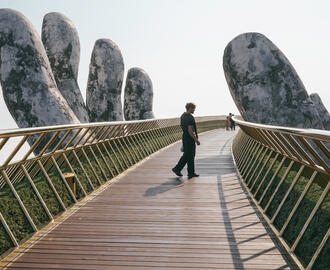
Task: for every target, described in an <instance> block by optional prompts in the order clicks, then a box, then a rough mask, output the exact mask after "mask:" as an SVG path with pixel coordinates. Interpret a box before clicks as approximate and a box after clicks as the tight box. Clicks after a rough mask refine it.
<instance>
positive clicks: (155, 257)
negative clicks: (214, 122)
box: [8, 129, 292, 270]
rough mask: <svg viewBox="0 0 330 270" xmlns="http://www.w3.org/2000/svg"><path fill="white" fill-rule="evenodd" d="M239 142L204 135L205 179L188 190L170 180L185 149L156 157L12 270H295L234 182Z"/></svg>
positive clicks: (219, 133) (200, 163) (201, 160)
mask: <svg viewBox="0 0 330 270" xmlns="http://www.w3.org/2000/svg"><path fill="white" fill-rule="evenodd" d="M234 135H235V133H234V132H230V131H225V130H220V129H218V130H214V131H209V132H206V133H205V134H201V136H200V137H201V138H200V140H201V146H199V147H198V148H197V156H196V171H197V172H198V173H200V174H201V176H200V177H199V178H194V179H191V180H189V181H187V177H183V180H184V184H181V182H180V181H179V180H178V179H177V178H175V177H174V175H173V174H172V172H171V168H172V167H173V166H174V165H175V163H176V162H177V161H178V159H179V157H180V155H181V153H180V151H179V148H180V143H176V144H174V145H172V146H169V147H167V148H165V149H164V150H161V151H159V152H157V153H155V154H154V155H152V156H151V157H149V158H148V159H146V160H144V161H143V162H142V163H140V164H138V165H137V166H136V167H134V168H132V169H130V170H129V171H127V172H126V173H124V174H123V175H121V176H120V177H119V178H120V179H119V181H116V182H115V183H114V184H113V185H111V187H109V188H106V189H104V190H103V191H102V192H99V194H97V195H95V196H93V195H92V196H93V198H92V199H90V200H88V202H86V203H85V204H84V205H83V206H81V207H80V208H79V209H78V210H77V211H75V212H73V213H72V214H71V215H70V216H68V217H66V218H65V219H64V220H63V221H61V222H60V223H58V224H57V226H56V227H55V228H53V229H52V230H50V231H49V232H47V233H45V235H43V237H41V238H40V239H39V240H38V241H37V242H36V243H33V245H31V246H30V247H29V248H26V249H25V250H23V251H21V254H19V255H20V256H18V257H17V258H16V260H15V261H14V262H13V263H11V264H10V265H9V267H8V269H93V270H94V269H104V270H105V269H107V270H111V269H116V270H121V269H130V270H133V269H134V270H139V269H178V270H185V269H187V270H188V269H292V265H291V264H290V262H289V261H288V260H287V259H286V257H287V255H286V253H285V251H283V250H282V249H281V248H280V247H279V246H278V245H277V244H276V243H275V242H274V241H273V240H274V236H273V235H272V234H271V233H270V231H269V229H268V228H267V225H266V223H264V222H263V220H262V218H260V217H259V216H260V214H258V211H257V210H256V208H254V206H253V204H252V203H251V201H250V200H249V198H248V196H247V193H246V191H245V189H244V187H243V185H242V184H241V181H240V179H239V178H238V175H237V174H236V169H235V165H234V163H233V161H232V157H231V151H230V147H231V141H232V139H233V137H234ZM184 170H185V169H184ZM184 173H186V171H184ZM55 222H57V221H55ZM30 242H31V241H30Z"/></svg>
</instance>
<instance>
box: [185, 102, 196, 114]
mask: <svg viewBox="0 0 330 270" xmlns="http://www.w3.org/2000/svg"><path fill="white" fill-rule="evenodd" d="M195 109H196V105H195V103H192V102H188V103H187V104H186V110H187V112H189V113H194V112H195Z"/></svg>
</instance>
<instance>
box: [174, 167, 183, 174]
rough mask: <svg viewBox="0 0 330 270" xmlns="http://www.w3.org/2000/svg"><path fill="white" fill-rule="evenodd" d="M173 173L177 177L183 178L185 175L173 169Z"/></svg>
mask: <svg viewBox="0 0 330 270" xmlns="http://www.w3.org/2000/svg"><path fill="white" fill-rule="evenodd" d="M172 172H174V173H175V174H176V175H177V176H183V174H182V173H180V172H179V171H178V170H176V169H174V168H173V169H172Z"/></svg>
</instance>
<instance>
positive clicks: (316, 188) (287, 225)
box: [232, 117, 330, 269]
mask: <svg viewBox="0 0 330 270" xmlns="http://www.w3.org/2000/svg"><path fill="white" fill-rule="evenodd" d="M234 119H235V122H236V124H237V125H238V126H239V127H240V131H239V133H238V134H237V136H236V137H235V139H234V141H233V145H232V152H233V156H234V160H235V163H236V167H237V168H238V170H239V173H240V176H241V178H242V180H243V183H244V185H245V186H246V188H247V190H248V192H249V193H250V196H251V197H252V199H253V200H254V202H255V204H256V205H257V207H258V208H259V210H260V212H261V213H262V214H263V216H264V218H265V220H266V221H267V223H268V224H269V226H270V228H271V229H272V230H273V232H274V233H275V235H276V236H277V238H278V239H279V241H280V242H281V243H282V245H283V246H284V247H285V249H286V250H287V251H288V252H289V254H290V255H291V257H292V258H293V260H294V261H295V262H296V263H297V265H298V266H299V267H300V268H301V269H312V267H313V269H326V268H324V267H329V252H330V243H329V242H330V240H329V233H330V229H329V225H330V195H329V187H330V181H329V180H330V169H329V168H330V151H329V150H330V131H323V130H313V129H295V128H286V127H278V126H268V125H261V124H254V123H250V122H245V121H242V120H240V119H239V118H237V117H235V118H234ZM326 265H327V266H326Z"/></svg>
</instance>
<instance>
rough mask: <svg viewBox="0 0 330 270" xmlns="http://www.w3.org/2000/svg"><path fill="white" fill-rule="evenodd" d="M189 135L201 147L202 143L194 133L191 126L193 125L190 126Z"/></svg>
mask: <svg viewBox="0 0 330 270" xmlns="http://www.w3.org/2000/svg"><path fill="white" fill-rule="evenodd" d="M188 133H189V135H190V136H191V137H192V138H193V139H194V141H195V143H196V144H197V145H200V142H199V140H198V138H197V137H196V136H195V134H194V132H193V126H191V125H189V126H188Z"/></svg>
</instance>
